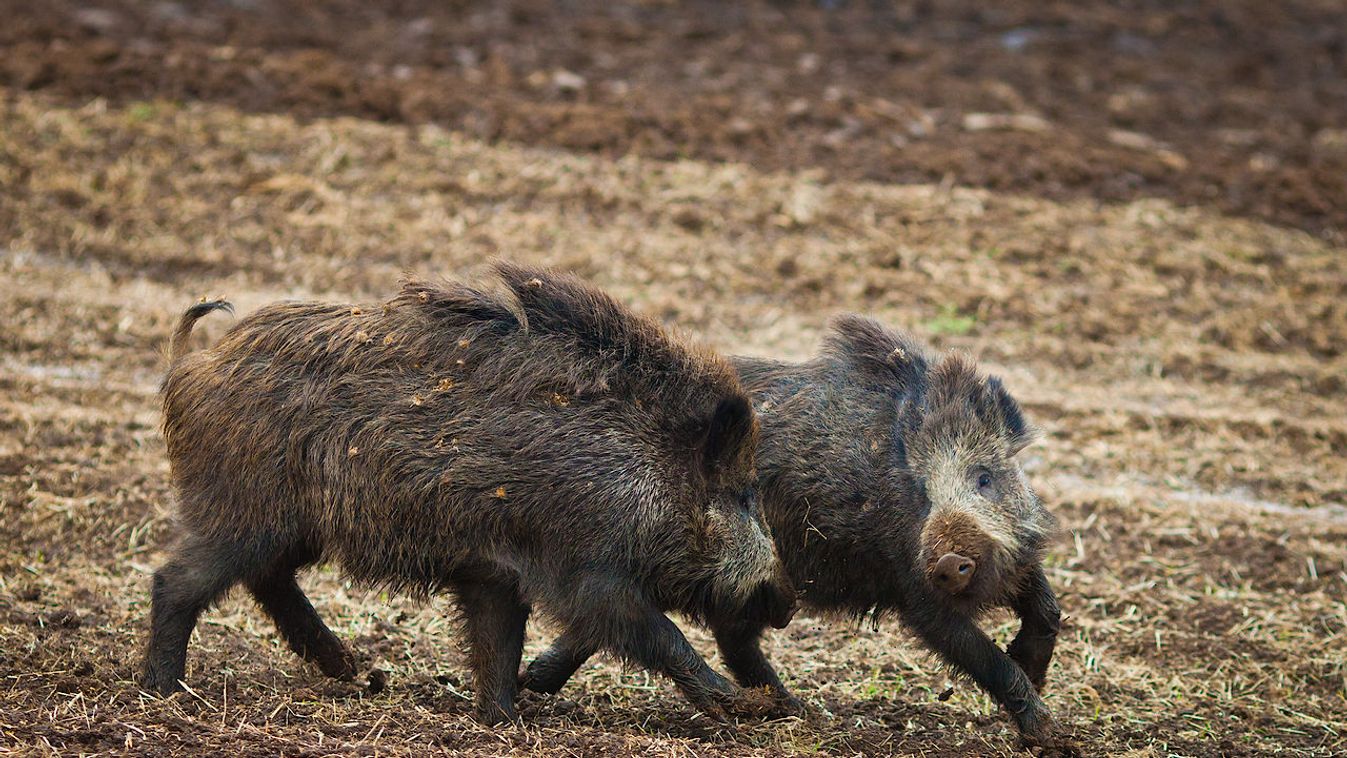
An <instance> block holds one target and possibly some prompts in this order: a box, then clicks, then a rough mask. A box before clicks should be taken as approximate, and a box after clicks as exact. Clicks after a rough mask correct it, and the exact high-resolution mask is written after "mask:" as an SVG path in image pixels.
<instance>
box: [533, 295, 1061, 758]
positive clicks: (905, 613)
mask: <svg viewBox="0 0 1347 758" xmlns="http://www.w3.org/2000/svg"><path fill="white" fill-rule="evenodd" d="M734 362H735V365H736V368H737V369H738V371H739V373H740V376H741V378H742V379H743V381H744V384H745V386H746V387H748V389H749V391H750V392H751V393H752V395H753V399H754V403H755V405H756V407H757V409H758V411H759V419H760V420H761V423H762V437H761V441H760V445H759V449H758V467H759V477H760V481H761V487H760V489H761V492H762V497H763V503H764V509H765V510H766V513H767V519H768V523H769V524H770V525H771V527H772V534H773V537H774V538H775V540H776V543H777V551H778V553H779V554H780V555H781V559H782V561H783V562H784V563H785V564H786V567H787V570H788V571H789V573H790V576H791V579H792V581H793V582H794V583H795V585H796V586H797V587H798V588H799V590H800V592H801V600H802V602H803V603H804V605H806V606H807V607H811V608H813V609H814V610H816V611H819V612H822V613H825V614H832V615H840V616H846V617H851V618H857V619H859V618H863V617H866V616H875V617H879V616H884V615H896V616H897V617H898V618H900V619H901V620H902V621H903V623H904V624H905V625H906V626H907V627H908V628H910V629H911V630H912V631H913V632H914V633H916V635H917V636H918V637H920V638H921V639H922V640H923V641H924V642H925V643H926V644H927V645H928V646H929V647H930V648H931V649H932V650H934V651H935V652H936V653H937V654H938V655H939V656H940V657H941V658H942V659H943V660H944V661H945V662H946V663H947V664H948V665H949V666H950V667H951V668H952V669H953V670H954V671H956V672H957V673H959V674H961V675H963V676H965V677H967V678H969V679H971V680H972V681H974V682H976V683H977V684H978V685H980V686H981V687H982V688H983V689H985V690H986V691H987V692H988V693H990V694H991V695H992V697H993V698H995V699H996V701H997V702H998V703H1000V704H1001V705H1002V706H1003V707H1004V708H1005V709H1006V711H1007V712H1008V713H1009V714H1010V716H1011V717H1012V718H1013V719H1014V721H1015V723H1016V725H1017V726H1018V727H1019V730H1020V732H1021V734H1022V736H1023V737H1024V739H1025V741H1026V742H1029V743H1031V744H1037V745H1043V746H1053V745H1056V746H1058V747H1061V746H1063V745H1069V744H1070V743H1069V740H1062V739H1060V738H1059V737H1058V736H1057V734H1056V729H1055V727H1054V725H1053V722H1052V719H1051V716H1050V714H1049V712H1048V709H1047V707H1046V706H1045V705H1044V703H1043V700H1042V698H1041V697H1040V695H1039V690H1040V689H1041V688H1042V687H1043V685H1044V682H1045V680H1046V675H1047V669H1048V664H1049V662H1050V661H1051V659H1052V654H1053V649H1054V647H1055V644H1056V637H1057V633H1058V630H1059V627H1060V615H1061V614H1060V611H1059V610H1058V606H1057V601H1056V598H1055V596H1054V594H1053V592H1052V589H1051V588H1050V587H1049V586H1048V583H1047V579H1046V578H1045V576H1044V574H1043V569H1042V564H1041V554H1042V551H1043V549H1044V544H1045V542H1046V538H1047V536H1048V535H1049V534H1050V533H1051V532H1052V531H1053V530H1054V529H1055V522H1054V520H1053V518H1052V516H1051V515H1050V514H1049V513H1048V511H1047V509H1046V508H1044V506H1043V504H1042V502H1041V501H1040V500H1039V499H1038V497H1037V496H1036V495H1035V494H1034V493H1033V491H1032V490H1031V489H1030V487H1029V485H1028V483H1027V481H1026V480H1025V478H1024V475H1023V473H1022V472H1021V471H1020V468H1019V466H1018V465H1017V464H1016V462H1015V460H1014V459H1015V455H1016V454H1017V453H1018V452H1019V451H1020V450H1021V449H1023V448H1024V447H1025V446H1026V445H1027V444H1029V443H1030V442H1031V441H1032V439H1033V433H1032V431H1031V429H1030V428H1029V427H1028V425H1027V424H1026V422H1025V420H1024V416H1023V414H1022V413H1021V411H1020V407H1019V405H1018V403H1016V402H1015V400H1014V399H1013V398H1012V397H1011V395H1010V393H1009V392H1008V391H1007V390H1006V388H1005V386H1004V385H1003V384H1002V383H1001V381H1000V380H999V379H997V378H995V377H989V376H986V375H985V374H983V373H981V372H979V371H978V369H977V367H976V365H975V364H974V363H973V362H972V361H971V360H969V359H967V358H965V357H963V356H960V355H957V354H949V355H944V356H941V357H939V358H936V357H933V356H932V355H931V354H929V353H928V352H927V351H926V350H925V349H924V348H923V347H922V346H921V345H919V344H917V343H916V342H915V341H914V340H913V339H911V338H910V337H907V336H905V335H901V334H897V333H895V332H892V331H890V330H888V329H886V328H884V327H883V326H882V325H880V324H879V323H877V322H875V321H873V320H871V319H867V318H864V317H860V316H843V317H841V318H839V319H837V320H836V321H835V322H834V323H833V324H832V327H831V329H830V332H829V334H828V336H827V338H826V340H825V343H824V347H823V350H822V351H821V352H820V354H819V355H818V356H817V357H815V358H813V359H812V360H809V361H805V362H803V363H785V362H779V361H771V360H761V359H755V358H736V359H734ZM996 606H1008V607H1009V608H1011V609H1013V610H1014V611H1015V612H1016V613H1017V614H1018V615H1019V616H1020V617H1021V618H1022V626H1021V629H1020V632H1019V634H1018V635H1017V636H1016V637H1015V639H1014V641H1013V642H1011V644H1010V647H1009V651H1008V653H1007V652H1002V651H1001V650H1000V649H998V648H997V647H996V645H995V644H994V643H993V642H992V641H991V639H990V638H988V637H987V635H986V634H985V633H984V632H983V631H982V630H981V629H980V628H979V627H978V626H977V623H976V622H977V618H978V616H979V614H980V613H982V612H983V611H984V610H986V609H988V608H992V607H996ZM765 627H766V623H765V621H764V620H763V619H761V618H757V619H754V618H748V617H744V618H740V619H718V620H716V622H715V623H713V631H714V633H715V637H716V641H717V643H718V645H719V647H720V651H721V654H722V656H723V657H724V659H725V662H726V665H727V666H728V667H729V668H730V670H731V671H732V672H733V673H734V674H735V677H736V678H737V679H738V681H739V683H740V684H742V685H744V686H746V687H767V688H769V689H770V690H771V691H774V692H776V693H777V696H778V699H779V700H780V701H782V702H785V703H790V704H793V706H794V707H795V708H797V709H798V708H799V701H798V700H794V699H793V698H792V696H791V695H790V694H789V693H788V692H787V690H786V688H785V687H784V685H783V684H782V682H781V679H780V677H779V676H778V675H777V673H776V671H775V670H774V669H773V667H772V665H771V663H770V662H769V661H768V660H767V658H766V656H764V655H763V653H762V650H761V646H760V638H761V635H762V633H763V630H764V629H765ZM567 643H568V640H567V638H566V637H565V636H563V637H562V638H561V639H560V640H558V641H557V643H556V644H554V645H553V646H552V647H551V648H549V649H548V650H547V651H546V652H544V653H543V654H542V655H541V656H539V658H538V659H537V660H536V661H534V663H533V664H532V665H531V668H537V669H538V670H540V671H551V670H554V669H557V668H559V667H558V666H557V665H556V663H555V662H556V661H568V665H573V664H574V655H573V651H571V650H568V649H567ZM536 686H537V687H538V688H539V689H545V690H548V691H554V690H555V689H557V688H559V687H560V686H561V683H560V682H559V681H556V680H555V679H552V680H545V679H539V681H537V682H536Z"/></svg>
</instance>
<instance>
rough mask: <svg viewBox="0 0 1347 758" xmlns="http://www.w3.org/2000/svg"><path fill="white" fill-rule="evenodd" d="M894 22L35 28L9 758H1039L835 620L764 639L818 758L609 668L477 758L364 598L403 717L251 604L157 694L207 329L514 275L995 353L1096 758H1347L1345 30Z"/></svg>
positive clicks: (354, 634) (3, 552) (397, 628)
mask: <svg viewBox="0 0 1347 758" xmlns="http://www.w3.org/2000/svg"><path fill="white" fill-rule="evenodd" d="M834 6H836V7H834ZM880 6H881V4H872V3H824V4H819V5H796V4H788V3H767V4H763V3H746V4H736V5H733V6H722V5H720V4H711V3H706V4H695V3H694V4H667V3H646V4H639V3H638V4H597V3H594V4H591V3H587V2H565V3H555V4H531V3H508V4H489V5H488V4H480V5H478V4H472V3H431V2H414V1H409V2H397V3H392V2H388V3H363V4H362V3H354V2H344V0H337V1H336V2H330V3H323V4H321V5H320V4H318V3H311V2H301V1H300V0H289V1H288V2H268V1H267V0H250V1H249V2H233V3H217V2H205V1H204V0H202V1H199V2H198V1H193V2H164V3H133V2H106V3H100V4H98V5H96V6H95V5H92V4H84V3H78V2H63V1H59V2H52V3H18V2H7V1H6V0H0V18H3V19H5V22H4V23H0V324H3V328H0V752H4V751H7V750H8V751H12V752H15V753H20V754H27V753H34V754H47V753H59V754H103V753H133V754H174V753H176V754H193V755H195V754H212V753H220V752H228V753H232V754H237V755H276V754H285V755H329V754H336V755H373V754H395V755H421V754H426V753H436V752H442V753H450V754H471V755H498V754H518V755H557V756H562V755H586V756H588V755H631V754H645V755H671V756H672V755H679V756H683V755H696V756H711V755H727V756H728V755H735V756H738V755H780V754H796V753H814V752H821V753H826V754H835V755H857V754H862V755H886V754H901V755H969V754H972V755H1011V754H1015V753H1016V752H1018V747H1017V743H1016V739H1015V735H1014V733H1013V730H1012V729H1011V728H1010V726H1009V724H1008V722H1007V720H1006V719H1005V718H1004V716H1003V715H1002V714H1001V713H999V712H998V710H997V709H996V708H995V707H994V706H993V704H992V703H991V701H990V700H989V699H988V698H986V697H985V696H984V695H982V694H981V693H980V692H978V691H977V690H976V689H975V688H973V687H971V686H969V685H966V684H963V683H958V682H956V683H955V684H954V695H953V696H952V697H951V698H949V699H947V700H941V699H940V698H939V697H938V695H939V694H940V693H942V692H943V691H944V690H945V689H946V687H947V680H948V674H947V673H946V672H944V671H943V670H942V669H941V668H940V667H939V665H938V663H937V662H936V661H935V660H934V659H933V658H932V657H930V656H929V655H928V654H926V653H925V652H923V650H922V649H921V648H920V647H919V646H918V645H916V644H915V643H914V642H912V641H911V640H910V639H909V638H908V636H907V635H906V634H905V633H904V631H903V630H902V629H901V628H900V627H899V626H898V625H897V624H894V623H891V622H886V623H881V624H880V625H879V626H878V628H877V629H876V628H871V627H870V626H869V625H864V626H857V625H856V624H854V623H843V622H836V621H829V620H826V619H818V618H811V617H801V618H798V619H797V620H796V621H795V622H794V623H793V624H792V625H791V626H790V627H789V628H788V629H786V630H784V631H782V632H777V633H774V634H773V635H772V636H771V638H770V642H769V647H770V649H771V653H772V656H773V658H774V659H775V660H776V661H777V663H778V664H779V666H780V668H781V669H782V671H783V673H784V674H785V675H786V677H787V679H788V683H789V684H790V685H791V686H792V688H794V689H795V691H796V692H798V693H799V694H800V695H801V696H802V697H803V698H804V699H805V700H806V702H807V703H808V705H809V707H810V713H809V715H808V716H807V717H806V718H803V719H783V720H778V721H770V722H765V723H764V722H755V721H746V722H743V723H739V724H737V725H733V726H732V727H726V726H722V725H717V724H715V723H712V722H709V721H707V720H706V719H705V717H703V716H701V715H700V714H697V713H696V712H695V711H693V710H692V709H691V708H690V707H689V706H688V705H687V704H686V703H685V702H684V701H683V700H682V699H681V698H679V697H678V695H677V694H676V692H675V691H674V690H673V688H672V687H671V686H670V685H669V684H668V683H667V682H665V681H663V680H661V679H659V678H658V677H653V676H651V675H648V674H646V673H645V672H641V671H624V670H623V669H622V668H621V667H619V666H617V665H616V664H614V663H612V662H608V661H604V662H599V663H596V664H594V665H591V666H589V667H587V668H585V669H584V670H582V672H581V673H580V674H579V675H578V676H577V678H576V680H575V681H574V682H573V683H572V684H571V685H569V686H568V687H567V689H566V690H565V691H564V692H563V693H562V694H561V695H559V696H556V697H534V696H530V697H528V698H526V699H525V701H524V702H523V704H522V712H523V714H524V717H525V718H524V724H523V725H522V726H518V727H509V728H500V729H486V728H483V727H480V726H478V725H476V724H475V722H473V721H472V719H471V718H470V716H469V711H470V703H469V701H468V700H467V699H466V693H468V691H469V689H470V685H469V683H468V681H467V673H466V669H465V662H464V658H463V655H462V654H461V652H460V650H459V647H458V637H457V635H456V633H455V629H454V625H453V623H452V622H451V621H450V618H451V616H452V609H451V608H450V607H449V603H448V602H447V601H444V600H437V601H432V602H430V603H428V604H417V603H414V602H412V601H410V600H407V599H403V598H398V597H391V598H390V597H383V596H381V595H379V594H377V593H372V592H367V591H365V590H364V589H362V588H360V587H353V586H351V585H349V584H348V583H346V582H345V581H344V580H343V579H342V577H341V576H340V575H339V574H338V573H336V572H335V571H331V570H318V571H314V572H311V573H309V574H308V575H306V576H305V577H304V578H303V583H304V585H305V587H306V589H307V590H308V591H309V593H310V595H311V596H312V597H313V599H314V602H315V605H316V606H317V607H318V609H319V610H320V612H321V613H322V614H323V615H324V617H325V618H326V619H327V620H328V622H329V623H330V624H331V625H332V627H333V628H334V629H335V630H337V632H338V633H339V634H340V635H342V636H343V637H344V638H346V639H348V640H349V641H350V642H351V643H352V645H353V647H354V648H355V649H356V650H357V653H358V655H359V656H360V658H361V663H362V666H363V668H364V670H365V671H370V670H373V669H378V670H379V671H382V672H385V673H386V678H387V684H386V686H384V687H379V686H371V685H370V684H369V683H368V678H367V677H365V676H362V678H361V679H360V681H358V682H355V683H349V684H343V683H336V682H332V681H330V680H327V679H324V678H323V677H322V675H321V674H320V673H319V672H317V671H316V670H315V669H313V668H312V667H310V666H308V665H306V664H304V663H302V662H301V661H300V660H298V659H297V658H296V657H294V656H293V655H292V654H290V653H289V652H288V651H287V650H286V649H285V647H284V645H283V643H281V642H280V641H279V640H278V639H277V637H276V635H275V632H274V630H273V629H272V628H271V626H270V624H269V622H268V621H266V620H265V619H264V618H263V617H262V615H261V614H260V613H259V612H258V611H257V610H256V609H255V608H254V607H252V604H251V602H249V601H248V600H247V599H246V598H244V597H242V596H233V597H230V598H229V599H227V600H226V601H224V602H223V603H222V604H221V606H220V607H219V608H218V609H216V610H213V611H211V612H210V613H208V614H207V615H206V616H205V617H204V619H203V623H202V624H201V625H200V627H199V629H198V632H197V634H196V635H195V637H194V639H193V643H192V646H191V653H190V661H189V668H188V675H187V677H188V684H189V685H190V686H191V687H192V692H191V693H188V694H183V695H178V696H176V697H174V698H172V699H169V700H160V699H157V698H154V697H151V696H149V695H146V694H143V693H141V692H140V691H139V689H138V688H137V687H136V685H135V682H134V674H135V671H136V667H137V665H138V658H139V654H140V646H141V644H142V639H143V635H144V630H145V616H146V611H147V606H148V589H149V572H151V571H152V570H153V568H154V566H155V565H156V564H157V562H158V561H159V560H160V558H161V557H162V552H161V550H162V548H163V546H165V545H166V544H167V543H168V541H169V539H170V537H171V534H172V527H171V515H172V494H171V492H170V490H169V488H168V486H167V464H166V462H165V459H164V451H163V442H162V439H161V437H160V435H159V432H158V428H157V424H158V411H157V398H156V389H157V383H158V381H159V378H160V376H161V375H162V371H163V367H164V360H163V355H162V350H163V347H164V345H165V342H166V338H167V335H168V333H169V332H170V330H171V327H172V324H173V322H174V321H175V320H176V318H177V316H178V315H179V314H180V313H181V311H182V309H183V308H184V307H185V306H186V305H188V304H190V303H191V302H193V301H194V300H195V299H197V298H198V297H199V296H202V295H211V296H214V295H225V296H227V297H229V298H230V299H231V300H233V302H234V303H235V304H236V306H237V307H238V309H239V311H240V313H246V312H248V311H250V310H251V309H253V308H255V307H257V306H259V305H261V304H263V303H266V302H269V301H272V300H276V299H280V298H294V297H322V298H341V299H354V300H361V299H375V298H381V297H383V296H385V295H387V294H389V293H391V292H392V291H393V290H394V288H396V286H397V281H398V278H399V276H400V274H401V273H402V272H404V271H415V272H419V273H422V274H429V275H445V276H454V277H458V276H471V275H472V274H473V273H474V272H477V271H479V270H480V269H481V267H482V265H483V263H484V262H485V261H487V260H489V259H491V258H493V257H507V258H512V259H518V260H524V261H530V262H536V263H545V264H549V265H555V266H559V267H562V268H566V269H569V270H572V271H575V272H576V273H578V274H580V275H582V276H585V277H586V278H589V279H591V280H593V281H594V282H596V283H598V284H599V285H601V286H603V287H605V288H607V289H609V290H610V291H611V292H613V293H614V294H616V295H617V296H618V297H620V298H621V299H623V300H624V301H627V302H629V303H631V304H632V305H633V306H635V307H637V308H639V309H641V310H643V311H645V312H648V313H652V314H654V315H656V316H658V317H659V318H661V319H663V320H664V321H666V322H667V323H669V324H670V325H671V326H676V327H679V328H682V329H684V330H687V331H689V332H692V333H695V334H697V335H699V336H701V337H703V338H705V339H706V340H708V341H709V342H711V343H712V344H714V345H716V346H717V347H719V348H722V349H724V350H726V351H733V352H748V353H753V354H760V355H778V356H785V357H804V356H807V355H809V354H810V353H811V352H812V351H813V350H814V349H815V346H816V345H817V341H818V337H819V335H820V333H821V331H822V330H823V329H824V327H825V325H826V323H827V319H828V318H829V316H831V315H832V314H835V313H839V312H844V311H859V312H864V313H868V314H871V315H874V316H876V317H878V318H880V319H882V320H884V321H886V322H887V323H889V324H891V325H893V326H896V327H901V328H906V329H910V330H912V331H914V332H916V333H917V334H919V335H920V336H921V337H922V338H923V339H926V340H929V341H930V342H932V343H933V344H935V345H936V346H938V347H940V348H956V349H961V350H965V351H968V352H970V353H972V354H974V355H976V356H977V357H978V358H979V359H981V360H982V361H984V362H985V363H986V364H988V365H990V366H992V367H993V368H994V369H995V370H996V371H998V372H999V373H1000V374H1002V375H1003V376H1004V377H1005V379H1006V381H1007V384H1008V385H1009V386H1010V388H1011V390H1012V391H1013V392H1014V393H1015V394H1016V395H1017V396H1018V397H1019V398H1021V400H1022V401H1024V403H1025V405H1026V408H1027V410H1028V411H1029V413H1030V416H1031V419H1032V421H1034V422H1035V423H1036V424H1038V425H1039V426H1040V427H1042V429H1043V430H1044V432H1045V434H1044V439H1043V441H1042V442H1041V443H1040V444H1038V445H1037V446H1035V447H1034V448H1031V449H1030V450H1029V451H1027V452H1026V454H1025V467H1026V470H1027V472H1028V473H1029V476H1030V477H1031V479H1032V481H1033V482H1034V483H1035V485H1036V486H1037V488H1038V489H1039V491H1040V493H1041V494H1042V495H1043V497H1044V499H1045V501H1046V502H1047V503H1048V504H1049V506H1050V507H1051V509H1052V510H1053V511H1054V512H1055V513H1056V514H1057V515H1058V516H1059V518H1060V520H1061V522H1062V527H1063V528H1062V533H1061V535H1060V537H1059V538H1058V539H1057V540H1056V541H1055V542H1054V544H1053V548H1052V551H1051V554H1050V557H1049V569H1048V574H1049V578H1050V579H1051V581H1052V582H1053V584H1054V585H1055V586H1056V587H1057V588H1058V590H1059V592H1060V594H1061V602H1062V606H1063V609H1064V611H1065V612H1066V613H1067V614H1068V616H1069V618H1068V621H1067V629H1066V632H1065V634H1064V636H1063V639H1062V642H1061V646H1060V648H1059V653H1058V658H1057V659H1056V661H1055V663H1054V665H1053V669H1052V671H1051V673H1050V676H1049V690H1048V695H1047V702H1048V705H1049V707H1051V708H1052V709H1053V711H1054V713H1055V714H1056V716H1057V718H1058V719H1059V720H1060V721H1061V722H1062V723H1063V724H1064V725H1065V726H1066V727H1068V728H1069V729H1070V730H1071V731H1072V732H1073V733H1074V734H1075V735H1076V737H1077V739H1078V741H1079V742H1080V744H1081V745H1082V746H1083V748H1084V751H1085V752H1086V754H1091V755H1106V754H1107V755H1115V754H1123V755H1135V756H1152V755H1153V756H1165V755H1193V756H1206V755H1238V756H1244V755H1247V756H1255V755H1258V756H1261V755H1267V754H1269V753H1273V752H1277V751H1282V752H1284V753H1286V754H1291V755H1334V754H1341V753H1342V752H1344V751H1347V733H1344V730H1345V729H1347V605H1345V604H1344V596H1345V595H1347V356H1344V352H1343V351H1344V347H1345V346H1347V245H1345V243H1344V240H1343V230H1344V229H1345V228H1347V215H1344V214H1347V184H1344V182H1345V181H1347V180H1345V179H1344V177H1345V176H1347V62H1345V61H1347V58H1345V56H1347V52H1345V51H1344V45H1345V44H1347V9H1344V7H1343V6H1342V5H1341V4H1338V3H1314V2H1288V3H1253V2H1248V3H1240V2H1226V3H1215V2H1210V3H1208V2H1193V3H1184V4H1170V3H1132V4H1127V5H1126V6H1122V7H1115V6H1105V5H1102V4H1096V3H1062V4H1031V3H1027V2H1026V3H1018V2H1010V3H980V4H974V3H958V2H952V3H940V4H931V5H927V4H924V3H913V4H898V5H894V6H888V5H884V6H883V7H882V8H881V7H880ZM931 6H938V7H931ZM227 325H228V319H226V318H223V317H219V316H212V317H211V318H209V319H207V320H205V321H203V322H202V324H201V326H200V328H199V331H200V332H201V333H202V334H203V335H205V339H209V338H210V337H213V336H218V334H220V332H221V331H222V330H223V329H224V328H226V327H227ZM205 339H203V341H205ZM987 627H988V629H989V630H990V631H991V632H992V633H994V634H995V635H997V637H998V638H999V639H1001V640H1002V641H1005V640H1007V639H1008V638H1009V636H1010V635H1011V634H1013V630H1014V629H1015V624H1014V623H1013V621H1012V620H1011V619H1010V618H1009V617H1007V616H995V617H992V618H990V619H988V621H987ZM552 631H553V630H549V629H546V628H530V643H529V648H528V653H529V654H533V653H536V652H537V651H538V650H539V649H540V648H541V646H542V645H543V644H545V642H546V640H547V639H548V638H549V636H550V634H551V633H552ZM688 631H689V635H690V636H691V637H692V638H693V640H694V642H695V643H696V644H697V645H698V646H699V647H700V648H701V649H702V650H703V651H704V652H705V653H706V654H707V655H708V656H713V646H711V645H709V644H708V638H707V636H706V635H705V634H704V633H702V632H700V631H698V630H696V629H691V628H690V629H689V630H688ZM712 662H713V665H719V662H718V661H716V660H714V658H712ZM377 678H379V677H378V676H377V675H376V679H377Z"/></svg>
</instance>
